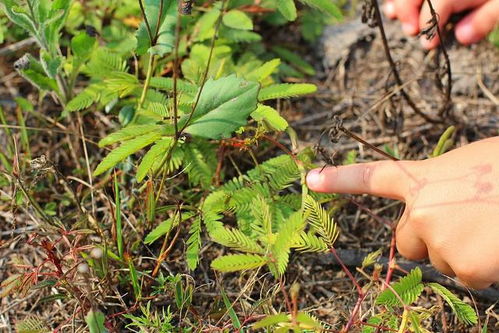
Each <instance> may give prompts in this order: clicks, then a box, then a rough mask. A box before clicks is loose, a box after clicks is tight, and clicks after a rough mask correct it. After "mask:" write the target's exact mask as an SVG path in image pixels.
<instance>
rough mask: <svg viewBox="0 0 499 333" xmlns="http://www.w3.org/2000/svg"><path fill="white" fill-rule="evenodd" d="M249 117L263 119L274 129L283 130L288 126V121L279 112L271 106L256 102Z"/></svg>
mask: <svg viewBox="0 0 499 333" xmlns="http://www.w3.org/2000/svg"><path fill="white" fill-rule="evenodd" d="M251 117H252V118H253V119H255V120H256V121H264V122H265V123H266V124H267V125H268V126H269V127H270V128H272V129H273V130H276V131H284V130H285V129H286V128H288V122H287V121H286V119H284V118H283V117H281V115H280V114H279V112H278V111H277V110H276V109H274V108H273V107H270V106H267V105H263V104H258V107H257V108H256V110H255V111H253V112H252V113H251Z"/></svg>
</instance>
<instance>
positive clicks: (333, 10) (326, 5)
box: [300, 0, 343, 20]
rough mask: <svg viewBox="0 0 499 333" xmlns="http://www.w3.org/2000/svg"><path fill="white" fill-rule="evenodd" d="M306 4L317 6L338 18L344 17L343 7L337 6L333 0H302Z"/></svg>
mask: <svg viewBox="0 0 499 333" xmlns="http://www.w3.org/2000/svg"><path fill="white" fill-rule="evenodd" d="M300 1H301V2H303V3H304V4H307V5H309V6H310V7H315V8H317V9H319V10H321V11H323V12H325V13H328V14H329V15H331V16H333V17H335V18H336V19H338V20H341V19H342V18H343V14H342V13H341V9H340V8H338V6H336V4H334V3H333V1H331V0H300Z"/></svg>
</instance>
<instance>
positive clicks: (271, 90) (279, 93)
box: [258, 83, 317, 101]
mask: <svg viewBox="0 0 499 333" xmlns="http://www.w3.org/2000/svg"><path fill="white" fill-rule="evenodd" d="M316 91H317V86H316V85H315V84H310V83H294V84H293V83H280V84H273V85H271V86H268V87H264V88H262V89H261V90H260V92H259V93H258V100H259V101H266V100H269V99H275V98H290V97H296V96H300V95H307V94H311V93H314V92H316Z"/></svg>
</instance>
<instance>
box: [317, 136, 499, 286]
mask: <svg viewBox="0 0 499 333" xmlns="http://www.w3.org/2000/svg"><path fill="white" fill-rule="evenodd" d="M307 185H308V186H309V188H310V189H312V190H314V191H317V192H334V193H352V194H363V193H366V194H372V195H377V196H381V197H386V198H392V199H397V200H403V201H405V203H406V208H405V211H404V213H403V215H402V217H401V219H400V221H399V223H398V226H397V230H396V240H397V249H398V251H399V252H400V254H402V255H403V256H404V257H407V258H409V259H412V260H419V259H423V258H426V257H429V258H430V261H431V262H432V264H433V265H434V266H435V268H437V269H438V270H439V271H441V272H442V273H444V274H446V275H449V276H457V277H458V279H459V280H461V281H462V282H463V283H464V284H465V285H467V286H469V287H472V288H476V289H481V288H486V287H488V286H489V285H491V284H492V283H495V282H499V137H493V138H489V139H486V140H482V141H479V142H476V143H472V144H469V145H466V146H464V147H461V148H459V149H455V150H453V151H451V152H448V153H446V154H443V155H441V156H439V157H435V158H431V159H427V160H423V161H397V162H395V161H381V162H371V163H364V164H353V165H346V166H339V167H328V168H326V169H324V170H323V171H322V172H321V170H320V169H315V170H312V171H310V172H309V174H308V175H307Z"/></svg>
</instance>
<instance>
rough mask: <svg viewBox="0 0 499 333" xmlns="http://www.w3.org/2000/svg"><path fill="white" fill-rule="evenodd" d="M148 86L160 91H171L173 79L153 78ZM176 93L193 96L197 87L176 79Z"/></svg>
mask: <svg viewBox="0 0 499 333" xmlns="http://www.w3.org/2000/svg"><path fill="white" fill-rule="evenodd" d="M150 86H151V87H153V88H157V89H160V90H166V91H173V79H172V78H170V77H153V78H151V82H150ZM177 91H178V92H184V93H189V94H195V93H196V92H197V91H198V87H196V86H195V85H194V84H192V83H189V82H187V81H184V80H180V79H177Z"/></svg>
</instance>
